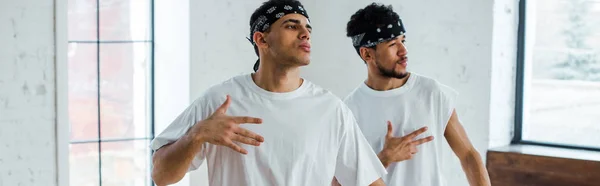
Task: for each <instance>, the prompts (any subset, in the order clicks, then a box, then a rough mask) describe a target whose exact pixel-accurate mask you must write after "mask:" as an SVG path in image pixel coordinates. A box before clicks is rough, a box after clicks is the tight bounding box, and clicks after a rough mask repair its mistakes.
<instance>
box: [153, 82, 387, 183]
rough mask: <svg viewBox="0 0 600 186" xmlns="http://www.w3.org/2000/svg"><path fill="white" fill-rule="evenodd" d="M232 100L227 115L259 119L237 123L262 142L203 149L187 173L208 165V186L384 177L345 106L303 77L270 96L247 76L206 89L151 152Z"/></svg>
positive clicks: (350, 180) (362, 180) (159, 137)
mask: <svg viewBox="0 0 600 186" xmlns="http://www.w3.org/2000/svg"><path fill="white" fill-rule="evenodd" d="M227 94H229V95H230V96H231V104H230V106H229V108H228V109H227V113H226V114H227V115H230V116H250V117H257V118H262V120H263V123H262V124H258V125H255V124H242V125H240V126H241V127H243V128H246V129H248V130H250V131H253V132H255V133H257V134H259V135H261V136H263V137H264V139H265V141H264V142H263V143H262V144H261V145H260V146H258V147H256V146H251V145H245V144H241V143H237V144H238V145H240V147H242V148H244V149H246V150H247V151H248V154H247V155H243V154H240V153H238V152H236V151H234V150H232V149H230V148H229V147H225V146H217V145H213V144H210V143H205V144H203V148H202V150H201V152H199V153H198V154H197V155H196V157H195V158H194V160H193V162H192V164H191V166H190V168H189V170H195V169H197V168H198V167H199V166H200V165H201V164H202V163H203V161H204V160H205V159H206V160H207V165H208V179H209V183H210V185H215V186H221V185H223V186H225V185H227V186H229V185H255V186H270V185H273V186H279V185H291V186H294V185H307V186H308V185H310V186H315V185H330V184H331V181H332V179H333V177H334V176H335V177H337V179H338V180H339V182H340V183H342V184H344V185H345V186H346V185H356V186H358V185H360V186H365V185H369V184H370V183H372V182H374V181H375V180H377V179H379V178H380V177H382V176H383V175H385V174H386V173H387V172H386V170H385V168H384V167H383V166H382V165H381V162H380V161H379V159H378V158H377V155H376V154H375V153H374V152H373V151H372V149H371V147H370V146H369V144H368V142H367V141H366V139H365V137H364V136H363V134H362V133H361V132H360V129H359V128H358V125H357V124H356V120H355V118H354V116H353V115H352V112H351V111H350V110H349V109H348V107H347V106H346V105H345V104H344V103H343V102H342V101H341V100H340V99H339V98H337V97H336V96H335V95H333V94H332V93H330V92H329V91H326V90H324V89H322V88H320V87H318V86H316V85H314V84H312V83H311V82H309V81H307V80H304V82H303V84H302V85H301V86H300V87H299V88H298V89H296V90H294V91H292V92H286V93H274V92H269V91H266V90H264V89H262V88H260V87H259V86H257V85H256V84H255V83H254V81H253V80H252V77H251V75H250V74H246V75H241V76H236V77H234V78H231V79H229V80H227V81H225V82H223V83H221V84H218V85H215V86H213V87H211V88H210V89H209V90H207V91H206V92H205V94H204V95H203V96H201V97H200V98H198V99H197V100H195V101H194V102H193V103H192V105H190V106H189V107H188V108H187V109H186V110H185V111H184V112H183V113H182V114H181V115H180V116H179V117H177V118H176V119H175V121H173V123H171V124H170V125H169V126H168V127H167V128H166V129H165V130H164V131H163V132H162V133H160V134H159V135H158V136H157V137H156V138H155V139H154V140H153V141H152V143H151V147H152V149H153V150H157V149H159V148H160V147H162V146H164V145H166V144H168V143H171V142H174V141H176V140H177V139H179V138H180V137H181V136H182V135H184V134H185V133H186V131H187V130H188V129H189V128H190V127H191V126H192V125H194V124H195V123H196V122H198V121H201V120H202V119H205V118H206V117H207V116H209V115H210V114H212V113H213V112H214V111H215V110H216V108H218V107H219V106H220V105H221V104H222V103H223V102H224V101H225V99H226V95H227Z"/></svg>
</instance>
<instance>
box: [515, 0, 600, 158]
mask: <svg viewBox="0 0 600 186" xmlns="http://www.w3.org/2000/svg"><path fill="white" fill-rule="evenodd" d="M528 2H529V1H528ZM528 11H535V12H530V13H529V14H533V15H534V16H529V17H531V19H528V20H527V23H528V24H527V28H528V29H533V31H528V32H527V33H528V35H527V36H526V37H527V38H528V39H527V41H528V42H531V43H529V44H528V45H530V46H532V47H533V48H531V50H528V51H531V53H527V55H528V58H529V59H531V61H526V63H529V64H528V65H526V66H527V67H529V69H527V68H526V71H527V72H526V84H525V86H526V87H525V90H526V94H525V97H524V98H525V113H524V118H525V120H524V123H523V139H524V140H530V141H539V142H546V143H555V144H566V145H576V146H587V147H595V148H600V143H598V141H600V135H597V134H599V133H600V19H598V17H600V1H599V0H546V1H531V2H530V3H529V4H528ZM531 38H533V39H531Z"/></svg>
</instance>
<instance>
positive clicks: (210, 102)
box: [192, 74, 246, 107]
mask: <svg viewBox="0 0 600 186" xmlns="http://www.w3.org/2000/svg"><path fill="white" fill-rule="evenodd" d="M245 76H246V74H244V75H238V76H234V77H231V78H229V79H227V80H225V81H222V82H220V83H217V84H214V85H212V86H210V87H208V88H207V89H206V90H205V91H204V92H203V93H202V94H201V95H200V96H198V97H197V98H196V99H195V100H194V102H193V103H192V104H193V105H195V106H202V107H212V106H214V105H215V104H216V105H217V106H218V105H220V103H222V102H224V101H225V99H226V96H227V95H231V94H233V93H235V92H237V91H239V90H241V89H242V88H243V83H244V82H243V81H244V78H245Z"/></svg>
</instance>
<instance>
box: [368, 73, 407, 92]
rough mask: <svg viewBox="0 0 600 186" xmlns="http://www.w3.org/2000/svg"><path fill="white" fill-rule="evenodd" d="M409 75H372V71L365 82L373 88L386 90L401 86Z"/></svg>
mask: <svg viewBox="0 0 600 186" xmlns="http://www.w3.org/2000/svg"><path fill="white" fill-rule="evenodd" d="M409 77H410V73H409V74H408V75H407V76H406V77H404V78H402V79H398V78H390V77H383V76H381V75H379V74H377V75H373V74H372V73H369V76H368V78H367V81H365V84H367V86H368V87H369V88H371V89H373V90H377V91H386V90H392V89H395V88H399V87H401V86H403V85H404V84H406V81H408V78H409Z"/></svg>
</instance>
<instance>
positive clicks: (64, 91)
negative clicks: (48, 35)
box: [56, 0, 155, 186]
mask: <svg viewBox="0 0 600 186" xmlns="http://www.w3.org/2000/svg"><path fill="white" fill-rule="evenodd" d="M100 1H101V0H95V3H96V19H95V20H94V21H96V40H95V41H94V40H70V39H69V36H68V29H67V27H68V15H67V10H68V3H69V1H68V0H61V3H62V4H60V7H59V5H58V4H57V9H59V8H60V9H62V10H64V11H63V12H64V13H61V14H60V17H61V18H62V19H60V20H57V28H58V26H61V30H63V32H64V34H60V35H59V34H58V32H57V33H56V35H57V36H56V37H57V38H60V39H61V41H66V43H64V44H65V45H64V46H61V47H60V48H58V47H57V48H58V49H57V54H58V53H59V52H62V53H60V55H57V56H60V57H62V58H64V60H63V61H64V62H62V63H61V64H60V67H61V68H64V70H60V71H58V68H57V72H62V73H64V74H68V71H69V70H68V62H67V61H68V58H67V57H66V54H67V51H68V50H67V49H66V48H67V45H68V44H70V43H83V44H95V45H96V65H97V66H96V68H97V70H96V74H97V75H98V78H97V80H96V81H97V82H96V84H97V85H96V86H97V87H96V88H97V92H96V94H97V101H98V104H97V105H96V107H97V120H98V122H97V130H98V132H97V134H98V139H95V140H71V139H70V137H69V136H70V131H69V129H68V128H70V125H71V124H70V122H69V118H68V115H69V113H68V112H69V111H68V109H67V107H68V101H69V99H68V96H67V95H68V91H69V90H68V77H64V78H62V79H60V80H61V82H60V85H61V87H60V88H59V89H58V90H57V91H58V93H57V94H59V95H58V96H59V97H61V98H62V100H59V102H60V103H62V104H58V105H61V106H60V111H59V112H61V113H62V114H61V117H60V118H57V121H58V123H63V129H62V130H61V132H62V134H63V135H64V136H66V137H64V138H61V137H59V136H57V141H59V142H60V143H61V144H65V146H64V147H63V150H59V151H60V152H59V153H57V155H59V156H60V157H59V158H61V160H62V162H64V163H61V167H64V168H62V169H61V170H59V173H61V174H66V175H65V176H62V177H60V179H59V182H60V183H61V185H62V184H67V185H68V184H69V183H70V179H69V177H70V176H69V175H70V171H73V170H69V164H70V161H69V158H68V156H69V154H70V151H69V149H68V148H69V147H68V146H69V145H71V144H98V172H97V173H98V184H99V186H102V178H103V177H102V144H103V143H105V142H108V143H110V142H126V141H142V140H146V141H148V144H150V142H151V141H152V140H153V139H154V137H155V113H154V112H155V108H154V104H155V94H154V84H155V83H154V82H155V81H154V76H155V74H154V65H155V37H154V35H155V33H154V30H155V29H154V18H155V17H154V16H155V15H154V13H155V12H154V11H155V7H154V4H155V2H154V0H147V1H148V3H149V5H150V7H149V10H148V11H150V12H149V16H150V17H149V18H150V22H149V25H148V26H149V27H148V28H149V38H148V39H147V40H104V41H103V40H100ZM57 14H58V13H57ZM62 27H64V29H63V28H62ZM107 43H118V44H122V43H146V44H148V46H149V47H150V50H149V51H148V52H149V63H148V79H147V80H148V88H147V91H148V92H147V93H148V98H147V101H148V103H147V104H148V115H149V116H148V121H147V124H148V127H149V134H148V136H147V137H139V138H135V137H134V138H102V136H101V126H102V125H101V122H100V121H101V118H100V114H101V108H100V99H101V98H100V91H101V87H100V85H101V84H100V78H99V75H100V65H101V64H100V63H101V59H100V58H101V57H100V48H101V47H100V45H101V44H107ZM60 74H61V73H59V76H60ZM63 104H64V105H63ZM59 120H60V121H59ZM62 141H65V142H62ZM61 154H65V155H61ZM153 154H154V151H152V149H150V147H149V146H148V168H149V169H150V170H148V173H147V175H148V176H149V177H148V179H149V180H148V181H149V185H150V186H154V185H155V183H154V180H152V178H151V177H150V175H151V174H150V173H151V169H152V166H153V165H152V156H153ZM62 156H64V157H65V158H62ZM65 166H66V167H65Z"/></svg>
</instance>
